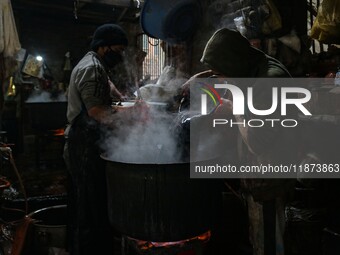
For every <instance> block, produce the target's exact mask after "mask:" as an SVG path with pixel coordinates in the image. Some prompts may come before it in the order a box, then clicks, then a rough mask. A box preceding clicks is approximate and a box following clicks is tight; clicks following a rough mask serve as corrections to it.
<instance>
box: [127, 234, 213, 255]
mask: <svg viewBox="0 0 340 255" xmlns="http://www.w3.org/2000/svg"><path fill="white" fill-rule="evenodd" d="M210 237H211V231H207V232H205V233H203V234H201V235H199V236H195V237H192V238H188V239H185V240H180V241H173V242H152V241H144V240H138V239H135V238H131V237H128V236H124V237H123V243H124V244H125V245H124V246H128V247H129V248H133V249H134V250H135V251H136V252H137V253H138V254H153V255H163V254H164V255H165V254H166V255H201V254H203V249H204V247H205V244H206V243H207V242H209V240H210ZM127 254H128V253H125V254H123V255H127Z"/></svg>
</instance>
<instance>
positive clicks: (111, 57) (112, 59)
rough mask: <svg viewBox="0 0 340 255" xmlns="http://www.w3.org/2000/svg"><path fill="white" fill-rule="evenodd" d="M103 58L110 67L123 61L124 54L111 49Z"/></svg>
mask: <svg viewBox="0 0 340 255" xmlns="http://www.w3.org/2000/svg"><path fill="white" fill-rule="evenodd" d="M103 60H104V62H105V64H106V65H107V66H108V67H109V68H112V67H114V66H115V65H117V64H119V63H121V62H123V56H122V55H121V54H120V53H118V52H116V51H113V50H111V49H109V50H108V51H107V52H106V53H105V54H104V57H103Z"/></svg>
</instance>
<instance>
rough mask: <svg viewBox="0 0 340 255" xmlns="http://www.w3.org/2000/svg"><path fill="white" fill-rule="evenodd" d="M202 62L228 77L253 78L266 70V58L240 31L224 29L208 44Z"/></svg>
mask: <svg viewBox="0 0 340 255" xmlns="http://www.w3.org/2000/svg"><path fill="white" fill-rule="evenodd" d="M201 62H202V63H204V64H206V65H208V66H209V67H210V68H211V69H213V70H214V71H217V72H219V73H221V74H223V75H225V76H228V77H251V76H254V74H255V73H257V72H258V71H259V68H260V69H262V67H263V68H264V65H265V63H266V57H265V54H264V53H263V52H262V51H260V50H258V49H256V48H254V47H252V46H251V45H250V43H249V41H248V39H247V38H245V37H244V36H243V35H241V34H240V33H239V32H238V31H235V30H230V29H227V28H222V29H219V30H217V31H216V32H215V33H214V34H213V35H212V37H211V38H210V39H209V41H208V42H207V44H206V46H205V49H204V52H203V56H202V58H201ZM259 65H260V66H259Z"/></svg>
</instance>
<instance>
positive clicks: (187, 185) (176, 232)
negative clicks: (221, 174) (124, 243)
mask: <svg viewBox="0 0 340 255" xmlns="http://www.w3.org/2000/svg"><path fill="white" fill-rule="evenodd" d="M102 158H103V159H104V160H106V162H107V167H106V174H107V184H108V205H109V217H110V221H111V224H112V226H113V227H114V228H115V229H116V230H117V231H119V232H121V233H122V234H125V235H127V236H130V237H133V238H136V239H139V240H149V241H156V242H163V241H178V240H184V239H187V238H190V237H194V236H197V235H200V234H202V233H204V232H206V231H207V230H209V229H211V227H212V225H213V223H214V219H216V215H215V214H216V211H217V210H216V206H217V205H218V202H219V199H220V194H221V190H220V187H222V186H220V184H221V183H220V180H218V179H190V169H189V164H190V163H166V164H148V163H145V164H143V163H138V164H134V163H124V162H115V161H113V160H111V159H109V158H106V157H104V156H102Z"/></svg>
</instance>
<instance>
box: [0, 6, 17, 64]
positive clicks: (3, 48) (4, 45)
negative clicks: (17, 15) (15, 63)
mask: <svg viewBox="0 0 340 255" xmlns="http://www.w3.org/2000/svg"><path fill="white" fill-rule="evenodd" d="M20 49H21V45H20V41H19V36H18V32H17V29H16V25H15V20H14V15H13V10H12V4H11V1H10V0H1V3H0V53H3V56H4V57H5V58H8V57H10V58H11V57H15V56H16V54H17V53H18V52H19V50H20Z"/></svg>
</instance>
